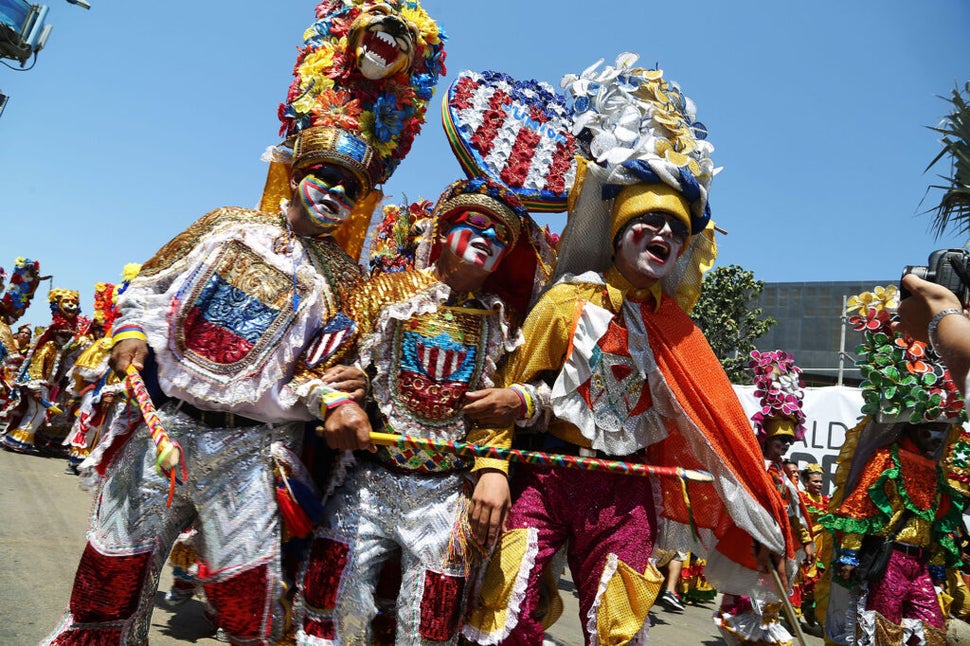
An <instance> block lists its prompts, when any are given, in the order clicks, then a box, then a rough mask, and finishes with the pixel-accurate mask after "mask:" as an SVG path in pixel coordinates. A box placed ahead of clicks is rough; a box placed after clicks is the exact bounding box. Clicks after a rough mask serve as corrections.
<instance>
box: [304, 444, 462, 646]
mask: <svg viewBox="0 0 970 646" xmlns="http://www.w3.org/2000/svg"><path fill="white" fill-rule="evenodd" d="M466 477H467V476H466V474H465V472H455V473H449V474H435V475H424V474H401V473H395V472H392V471H389V470H387V469H385V468H384V467H382V466H380V465H379V464H376V463H373V462H362V463H360V464H358V465H357V466H356V467H355V468H354V469H353V470H352V471H351V472H350V474H349V475H348V477H347V480H346V481H345V482H344V484H343V486H342V487H340V488H339V489H338V490H337V491H336V492H335V494H334V496H333V498H331V500H330V501H329V502H328V504H327V511H326V518H327V522H328V524H329V526H328V528H326V529H321V530H319V531H318V532H317V535H316V537H315V544H316V545H320V544H323V543H326V544H329V545H330V546H331V548H329V549H328V550H326V551H324V550H320V551H318V550H311V557H310V562H309V563H308V565H307V569H306V571H305V572H304V576H303V577H302V582H303V587H304V590H303V593H304V596H303V597H302V599H303V601H304V603H303V608H302V609H301V610H302V613H301V624H300V625H301V630H300V635H299V637H298V643H299V644H303V645H305V646H322V645H326V644H368V643H372V638H371V633H370V631H371V622H372V620H373V618H374V616H375V615H376V613H377V607H376V605H375V601H374V592H375V588H376V586H377V580H378V577H379V575H380V572H381V567H382V565H383V564H384V563H385V562H386V561H387V560H388V559H389V558H391V557H392V556H393V555H394V554H395V553H397V552H398V551H400V554H401V569H402V581H401V589H400V593H399V595H398V597H397V633H396V639H395V644H397V646H404V645H412V644H422V645H423V644H453V643H456V641H457V637H458V631H457V627H458V620H459V619H460V614H461V611H462V609H463V607H464V596H465V578H466V575H467V572H466V571H465V568H464V567H462V566H454V565H452V566H450V567H449V566H446V565H445V558H446V554H447V552H448V544H449V539H450V538H451V534H452V529H453V527H454V524H455V521H456V519H457V514H458V510H459V504H460V499H461V497H462V496H464V495H465V494H464V492H463V487H464V484H465V482H466ZM315 555H316V556H317V557H318V558H315ZM335 555H337V557H338V558H334V556H335ZM336 563H343V565H342V566H337V565H335V564H336ZM307 586H309V589H307ZM314 586H317V587H321V586H323V587H332V588H334V589H333V590H331V591H330V592H331V593H332V594H331V595H330V596H329V597H328V595H327V594H326V593H327V591H321V590H319V589H317V590H314V589H313V587H314ZM327 598H330V599H333V607H320V606H317V607H314V603H318V604H321V605H323V606H327V605H330V604H329V602H327V601H320V600H321V599H327ZM314 621H316V626H317V627H319V625H320V624H326V626H327V630H326V631H322V630H316V631H314V629H313V628H312V626H314ZM452 627H454V632H452Z"/></svg>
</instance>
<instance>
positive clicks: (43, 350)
mask: <svg viewBox="0 0 970 646" xmlns="http://www.w3.org/2000/svg"><path fill="white" fill-rule="evenodd" d="M56 358H57V346H56V345H55V344H54V342H53V341H48V342H47V343H45V344H44V345H43V346H41V347H39V348H37V350H36V351H35V352H34V356H33V357H32V358H31V360H30V366H29V367H28V368H27V374H28V375H29V376H30V380H31V381H47V380H48V379H49V378H50V376H51V370H52V369H53V368H54V360H55V359H56Z"/></svg>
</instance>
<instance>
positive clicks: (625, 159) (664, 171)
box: [561, 53, 717, 234]
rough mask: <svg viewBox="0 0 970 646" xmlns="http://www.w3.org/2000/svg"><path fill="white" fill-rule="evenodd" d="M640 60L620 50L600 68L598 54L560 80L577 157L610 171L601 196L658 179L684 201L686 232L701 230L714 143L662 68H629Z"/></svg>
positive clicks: (712, 172) (705, 219)
mask: <svg viewBox="0 0 970 646" xmlns="http://www.w3.org/2000/svg"><path fill="white" fill-rule="evenodd" d="M638 58H639V56H638V55H637V54H631V53H624V54H620V56H618V57H617V59H616V66H615V67H610V66H607V67H605V68H604V69H603V70H601V71H598V70H597V68H598V67H599V66H600V64H601V63H602V62H603V60H602V59H600V60H599V61H597V62H596V63H595V64H594V65H592V66H590V67H588V68H586V69H585V70H584V71H583V72H582V74H580V75H578V76H577V75H575V74H567V75H566V76H564V77H563V79H562V83H561V85H562V87H563V88H564V89H565V90H566V92H567V94H568V95H569V96H570V97H572V106H573V112H574V117H573V119H574V125H573V133H574V134H575V135H577V138H578V140H579V144H580V148H581V150H582V154H583V155H584V156H585V157H586V158H587V159H589V160H591V161H594V162H596V163H597V164H599V165H600V166H602V167H604V168H606V169H607V170H608V171H609V176H608V177H607V185H606V192H607V195H606V197H615V196H616V195H617V193H619V191H620V189H621V188H622V187H623V186H628V185H631V184H639V183H643V182H647V183H651V184H657V183H664V184H666V185H668V186H670V187H671V188H673V189H674V190H675V191H676V192H677V193H679V194H680V195H681V196H682V197H683V198H684V199H685V200H686V201H687V203H688V205H689V208H690V225H691V233H692V234H697V233H700V232H701V231H702V230H703V229H704V227H705V226H706V225H707V222H708V220H710V217H711V216H710V208H709V206H708V200H707V198H708V191H709V190H710V186H711V180H712V179H713V178H714V175H715V174H716V172H717V169H715V168H714V162H713V161H711V153H712V152H713V151H714V146H712V145H711V144H710V143H709V142H708V141H707V128H706V127H705V126H704V124H703V123H701V122H699V121H697V110H696V107H695V106H694V102H693V101H691V100H690V99H689V98H687V96H685V95H684V94H683V93H682V92H681V90H680V86H678V85H677V84H676V83H674V82H673V81H669V80H667V79H664V78H663V70H659V69H652V70H648V69H643V68H639V67H634V66H633V65H634V64H635V63H636V62H637V59H638Z"/></svg>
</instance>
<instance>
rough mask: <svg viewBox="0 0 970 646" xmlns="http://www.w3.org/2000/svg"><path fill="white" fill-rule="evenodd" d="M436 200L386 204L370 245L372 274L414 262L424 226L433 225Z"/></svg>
mask: <svg viewBox="0 0 970 646" xmlns="http://www.w3.org/2000/svg"><path fill="white" fill-rule="evenodd" d="M433 209H434V204H433V203H432V202H431V201H430V200H420V201H418V202H414V203H412V204H406V205H398V204H388V205H386V206H384V218H383V219H382V220H381V222H380V223H379V224H378V225H377V226H376V227H375V228H374V234H373V238H372V239H371V246H370V260H369V263H368V264H369V266H370V271H371V274H372V275H374V274H393V273H395V272H399V271H404V270H405V269H409V268H412V267H414V266H415V256H416V253H417V248H418V243H419V241H418V238H419V237H420V235H421V229H422V228H426V227H428V226H430V224H429V223H430V220H431V212H432V210H433Z"/></svg>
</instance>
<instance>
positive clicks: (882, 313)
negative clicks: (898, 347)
mask: <svg viewBox="0 0 970 646" xmlns="http://www.w3.org/2000/svg"><path fill="white" fill-rule="evenodd" d="M849 325H851V326H852V329H853V330H855V331H856V332H866V331H869V332H876V331H878V330H882V331H884V332H887V333H889V312H887V311H886V310H883V309H878V310H877V309H875V308H873V307H870V308H868V309H867V310H866V311H865V313H861V312H860V313H859V314H856V315H855V316H852V317H850V318H849Z"/></svg>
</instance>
